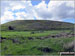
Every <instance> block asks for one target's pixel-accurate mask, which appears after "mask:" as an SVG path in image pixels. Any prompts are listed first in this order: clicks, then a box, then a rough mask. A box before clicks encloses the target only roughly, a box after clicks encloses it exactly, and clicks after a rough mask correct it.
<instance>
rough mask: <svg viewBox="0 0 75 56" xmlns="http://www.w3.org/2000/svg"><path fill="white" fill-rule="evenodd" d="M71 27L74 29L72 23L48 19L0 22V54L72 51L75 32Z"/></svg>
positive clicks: (38, 53)
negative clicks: (0, 23)
mask: <svg viewBox="0 0 75 56" xmlns="http://www.w3.org/2000/svg"><path fill="white" fill-rule="evenodd" d="M71 29H74V24H72V23H66V22H58V21H48V20H16V21H11V22H8V23H5V24H2V25H1V30H2V31H1V37H0V45H1V49H0V50H1V51H0V53H1V55H2V56H11V55H24V56H25V55H26V56H27V55H30V56H36V55H45V56H46V55H51V56H52V55H57V56H59V54H60V52H74V37H75V33H74V30H71ZM26 30H27V31H26ZM32 30H34V31H32ZM65 56H66V55H65Z"/></svg>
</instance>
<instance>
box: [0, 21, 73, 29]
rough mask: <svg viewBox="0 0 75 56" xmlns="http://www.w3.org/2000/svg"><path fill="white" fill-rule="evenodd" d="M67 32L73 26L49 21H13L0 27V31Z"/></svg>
mask: <svg viewBox="0 0 75 56" xmlns="http://www.w3.org/2000/svg"><path fill="white" fill-rule="evenodd" d="M9 26H11V27H13V28H14V30H60V29H61V30H64V29H65V30H68V29H73V28H74V24H72V23H67V22H59V21H50V20H15V21H11V22H7V23H5V24H2V25H1V30H9V29H8V27H9Z"/></svg>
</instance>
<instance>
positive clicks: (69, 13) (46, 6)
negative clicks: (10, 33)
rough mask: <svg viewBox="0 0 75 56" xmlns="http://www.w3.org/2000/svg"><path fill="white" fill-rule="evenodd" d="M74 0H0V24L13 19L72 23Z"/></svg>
mask: <svg viewBox="0 0 75 56" xmlns="http://www.w3.org/2000/svg"><path fill="white" fill-rule="evenodd" d="M74 9H75V8H74V1H73V0H72V1H69V0H67V1H66V0H63V1H57V0H56V1H54V0H53V1H52V0H46V1H44V0H37V1H34V0H30V1H25V0H16V1H15V0H13V1H11V0H9V1H7V0H4V1H3V0H2V1H1V15H0V19H1V24H3V23H6V22H9V21H13V20H53V21H64V22H71V23H74V20H75V18H74Z"/></svg>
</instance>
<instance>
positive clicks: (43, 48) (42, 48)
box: [38, 47, 53, 53]
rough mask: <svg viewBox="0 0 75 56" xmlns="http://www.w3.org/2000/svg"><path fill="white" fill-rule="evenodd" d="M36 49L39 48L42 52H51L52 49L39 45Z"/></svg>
mask: <svg viewBox="0 0 75 56" xmlns="http://www.w3.org/2000/svg"><path fill="white" fill-rule="evenodd" d="M38 50H41V51H42V52H47V53H48V52H52V51H53V50H52V49H51V48H48V47H40V48H38Z"/></svg>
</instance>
